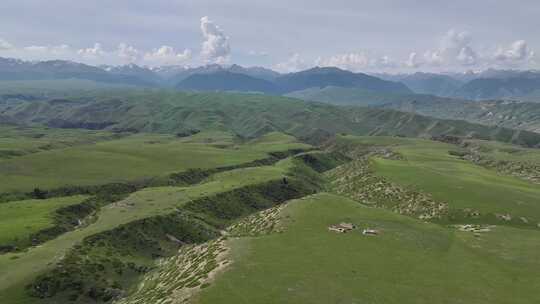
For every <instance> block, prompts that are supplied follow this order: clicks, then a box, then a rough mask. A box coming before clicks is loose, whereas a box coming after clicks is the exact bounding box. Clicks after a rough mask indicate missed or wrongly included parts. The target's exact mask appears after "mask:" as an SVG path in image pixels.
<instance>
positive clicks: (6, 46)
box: [0, 38, 14, 51]
mask: <svg viewBox="0 0 540 304" xmlns="http://www.w3.org/2000/svg"><path fill="white" fill-rule="evenodd" d="M13 48H14V46H13V44H11V43H9V42H7V41H6V40H4V39H2V38H0V51H5V50H11V49H13Z"/></svg>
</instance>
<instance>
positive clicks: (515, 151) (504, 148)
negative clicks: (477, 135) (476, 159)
mask: <svg viewBox="0 0 540 304" xmlns="http://www.w3.org/2000/svg"><path fill="white" fill-rule="evenodd" d="M466 143H468V144H470V145H471V147H473V148H474V149H475V150H477V151H478V152H479V153H481V154H483V155H485V156H488V157H490V158H493V159H495V160H497V161H514V162H533V163H540V151H539V150H538V149H528V148H524V147H519V146H516V145H511V144H506V143H502V142H496V141H486V140H467V141H466Z"/></svg>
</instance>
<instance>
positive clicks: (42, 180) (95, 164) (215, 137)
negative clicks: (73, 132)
mask: <svg viewBox="0 0 540 304" xmlns="http://www.w3.org/2000/svg"><path fill="white" fill-rule="evenodd" d="M306 148H309V146H308V145H306V144H301V143H298V142H297V141H296V140H295V139H294V138H292V137H290V136H286V135H284V134H281V135H280V134H275V133H274V134H269V135H268V137H265V138H261V139H259V140H258V141H257V142H254V143H250V142H248V143H244V144H240V143H236V142H235V141H234V138H233V137H232V136H231V135H230V134H228V133H223V132H201V133H199V134H196V135H194V136H193V137H187V138H178V137H176V136H174V135H166V134H161V135H160V134H135V135H131V136H128V137H122V138H120V139H116V140H107V141H99V142H96V143H92V144H87V145H78V146H74V147H68V148H63V149H55V150H50V151H43V152H39V153H32V154H28V155H23V156H19V157H16V158H12V159H3V160H0V193H1V192H12V191H30V190H32V189H34V188H36V187H37V188H41V189H50V188H57V187H61V186H66V185H96V184H106V183H111V182H122V181H129V180H134V179H142V178H149V177H155V176H164V175H167V174H170V173H175V172H180V171H185V170H187V169H191V168H201V169H207V168H215V167H220V166H230V165H238V164H241V163H246V162H250V161H253V160H257V159H262V158H266V157H268V153H269V152H275V151H283V150H287V149H306Z"/></svg>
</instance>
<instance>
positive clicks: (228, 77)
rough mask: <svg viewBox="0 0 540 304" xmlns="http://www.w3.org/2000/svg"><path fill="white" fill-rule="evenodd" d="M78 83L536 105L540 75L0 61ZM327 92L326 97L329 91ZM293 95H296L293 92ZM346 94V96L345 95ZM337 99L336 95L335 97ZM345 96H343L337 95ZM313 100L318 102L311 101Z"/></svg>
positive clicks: (30, 73)
mask: <svg viewBox="0 0 540 304" xmlns="http://www.w3.org/2000/svg"><path fill="white" fill-rule="evenodd" d="M57 79H82V80H91V81H95V82H99V83H107V84H120V85H132V86H143V87H168V88H177V89H180V90H188V91H236V92H258V93H264V94H272V95H284V94H292V95H291V96H295V94H296V95H298V94H299V95H302V94H304V93H306V92H303V93H302V91H306V90H308V91H310V92H311V93H310V94H312V93H313V92H316V91H317V90H325V89H326V88H328V90H330V91H332V94H331V95H333V96H337V95H339V94H336V92H337V91H338V89H336V88H343V89H344V90H345V91H346V89H352V90H360V91H363V92H364V93H363V94H364V95H366V94H367V92H372V94H375V95H380V94H381V93H384V94H400V95H403V94H406V95H410V94H414V93H417V94H429V95H436V96H441V97H452V98H460V99H470V100H489V99H510V100H512V99H515V100H524V101H533V102H536V101H539V102H540V71H515V70H494V69H490V70H486V71H483V72H477V73H475V72H469V73H462V74H458V73H454V74H434V73H414V74H398V75H395V74H394V75H391V74H372V75H367V74H363V73H353V72H350V71H346V70H341V69H338V68H335V67H324V68H321V67H316V68H312V69H308V70H305V71H300V72H295V73H288V74H280V73H278V72H275V71H273V70H270V69H266V68H262V67H242V66H239V65H230V66H224V65H217V64H212V65H206V66H201V67H195V68H189V67H184V66H163V67H154V68H149V67H141V66H137V65H135V64H129V65H124V66H98V67H96V66H90V65H86V64H82V63H76V62H71V61H63V60H51V61H41V62H29V61H22V60H17V59H8V58H0V81H2V80H57ZM328 90H326V93H328ZM295 92H296V93H295ZM348 93H350V92H348ZM337 98H338V99H339V98H340V97H339V96H337ZM341 98H344V97H341ZM315 99H317V98H315Z"/></svg>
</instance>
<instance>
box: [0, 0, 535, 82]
mask: <svg viewBox="0 0 540 304" xmlns="http://www.w3.org/2000/svg"><path fill="white" fill-rule="evenodd" d="M538 16H540V1H534V0H521V1H519V4H516V2H513V3H512V2H510V1H499V0H476V1H470V0H469V1H465V0H454V1H437V0H431V1H427V0H401V1H398V0H378V1H361V0H349V1H345V0H333V1H323V0H309V1H308V0H287V1H283V0H273V1H259V0H249V1H248V0H213V1H211V0H182V1H180V0H152V1H150V0H148V1H141V0H129V1H128V0H116V1H105V0H94V1H81V0H49V1H42V0H2V1H1V4H0V18H1V20H2V22H1V23H0V56H3V57H17V58H22V59H29V60H42V59H70V60H76V61H82V62H86V63H90V64H125V63H132V62H133V63H137V64H141V65H150V66H157V65H169V64H178V65H200V64H205V63H229V64H230V63H237V64H242V65H261V66H266V67H271V68H275V69H279V70H281V71H294V70H298V69H302V68H307V67H311V66H314V65H322V66H324V65H333V66H339V67H342V68H347V69H350V70H355V71H372V72H373V71H381V72H413V71H417V70H423V71H464V70H480V69H485V68H489V67H496V68H522V69H525V68H537V67H538V64H537V60H536V55H535V54H534V53H535V50H537V49H538V48H540V35H539V31H540V30H539V29H540V18H538Z"/></svg>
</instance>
